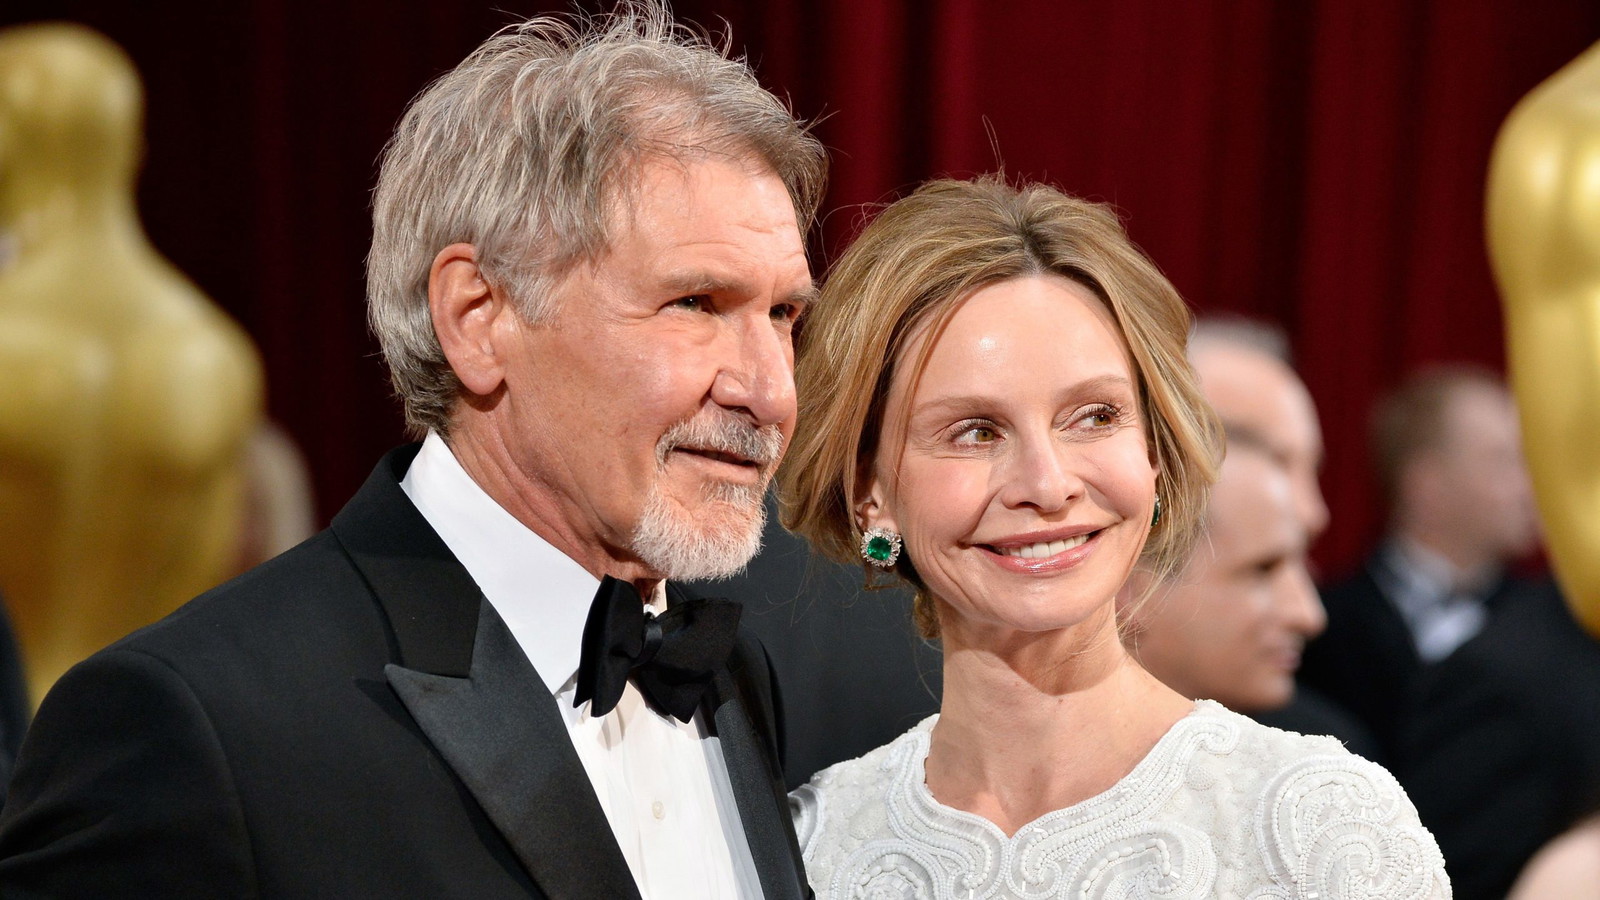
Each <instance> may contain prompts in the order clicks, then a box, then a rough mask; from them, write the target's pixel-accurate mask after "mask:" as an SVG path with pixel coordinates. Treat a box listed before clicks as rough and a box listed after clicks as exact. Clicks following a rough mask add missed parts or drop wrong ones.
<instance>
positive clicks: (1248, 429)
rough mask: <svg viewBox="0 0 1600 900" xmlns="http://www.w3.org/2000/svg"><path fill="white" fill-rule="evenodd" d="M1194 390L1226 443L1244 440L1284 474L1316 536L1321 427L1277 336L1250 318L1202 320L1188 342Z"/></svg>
mask: <svg viewBox="0 0 1600 900" xmlns="http://www.w3.org/2000/svg"><path fill="white" fill-rule="evenodd" d="M1189 361H1190V363H1191V364H1193V366H1194V370H1195V372H1196V374H1198V375H1199V377H1200V388H1201V390H1202V391H1204V392H1205V395H1206V399H1207V400H1209V401H1210V402H1211V405H1212V406H1213V407H1214V408H1215V409H1216V411H1217V415H1218V416H1219V417H1221V419H1222V423H1223V427H1224V428H1226V429H1227V433H1228V445H1229V447H1230V448H1231V447H1233V446H1235V445H1237V444H1248V445H1251V446H1254V447H1256V448H1258V449H1259V450H1261V451H1262V452H1264V453H1266V454H1267V455H1268V456H1270V457H1271V458H1272V459H1274V460H1276V461H1277V462H1278V464H1279V465H1281V466H1282V467H1283V468H1284V471H1285V472H1287V473H1288V475H1289V480H1290V484H1291V487H1292V488H1293V492H1294V508H1295V512H1296V515H1297V516H1298V517H1299V518H1300V522H1301V524H1302V526H1303V527H1304V528H1305V530H1306V533H1307V534H1308V535H1309V536H1310V537H1311V539H1312V540H1315V539H1316V538H1317V536H1319V535H1321V534H1322V532H1323V531H1324V530H1325V529H1327V527H1328V504H1327V503H1326V502H1325V501H1324V500H1323V498H1322V486H1321V484H1320V483H1319V482H1318V478H1317V476H1318V473H1319V471H1320V470H1321V468H1322V426H1321V424H1320V423H1319V422H1318V420H1317V409H1316V406H1314V405H1313V404H1312V402H1311V393H1310V392H1309V391H1307V390H1306V386H1305V383H1304V382H1302V381H1301V380H1300V377H1299V376H1298V375H1296V374H1295V372H1294V369H1292V368H1290V366H1289V363H1288V361H1287V344H1286V342H1285V341H1284V340H1283V338H1282V336H1281V334H1279V333H1278V332H1276V331H1273V330H1272V329H1270V328H1269V327H1267V326H1263V325H1256V324H1254V323H1226V324H1218V323H1213V322H1207V321H1202V322H1201V323H1200V326H1199V328H1198V329H1197V330H1196V332H1195V336H1194V339H1193V340H1192V341H1191V342H1190V345H1189Z"/></svg>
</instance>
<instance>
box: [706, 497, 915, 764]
mask: <svg viewBox="0 0 1600 900" xmlns="http://www.w3.org/2000/svg"><path fill="white" fill-rule="evenodd" d="M695 589H696V591H697V592H698V593H702V594H726V595H727V596H729V597H734V598H737V599H740V600H742V601H743V602H744V608H745V609H744V617H743V619H742V622H743V624H744V625H745V626H746V627H748V628H749V629H750V630H751V631H753V632H754V633H755V634H756V635H757V636H758V637H759V638H760V639H761V643H762V644H763V645H764V646H765V647H766V649H767V652H768V653H769V654H770V655H771V657H772V665H773V669H774V670H775V671H776V672H777V679H778V682H779V683H780V684H781V685H782V686H783V690H782V697H783V714H784V715H783V718H784V723H785V733H784V746H785V761H784V775H785V779H786V781H787V782H788V785H789V787H790V788H793V787H796V786H798V785H801V784H804V783H805V782H806V781H807V780H809V779H810V778H811V776H812V775H813V774H815V773H816V772H817V771H819V770H821V769H824V768H827V767H828V766H830V765H833V764H834V763H836V762H841V761H843V760H846V759H854V758H855V757H857V756H860V755H862V754H863V753H866V752H867V751H868V750H871V749H873V748H875V747H880V746H882V745H884V744H887V743H889V741H890V740H892V739H893V738H896V737H899V736H900V735H901V734H902V733H903V732H905V731H906V730H907V729H909V728H910V727H911V726H912V725H915V724H916V723H917V722H919V721H921V720H922V719H924V718H926V717H927V716H929V715H932V714H933V713H935V712H938V711H939V692H940V682H941V657H940V654H939V649H938V647H937V646H935V645H933V644H930V643H929V642H927V641H924V640H922V639H921V638H919V637H917V633H916V627H915V626H914V625H912V623H911V592H910V591H909V590H907V589H906V588H904V587H899V586H897V587H894V588H884V589H881V590H870V591H869V590H866V589H864V588H863V572H862V570H861V568H860V567H859V566H842V565H839V564H838V563H835V562H833V561H831V560H828V559H826V558H824V557H822V556H819V555H815V554H812V553H811V552H810V547H809V545H807V544H806V542H805V541H804V540H802V539H800V538H798V537H796V536H794V535H792V534H790V533H789V532H787V531H785V530H784V529H783V527H782V526H781V525H779V524H778V513H777V508H776V505H775V504H774V503H773V501H772V498H771V497H770V496H769V497H768V500H767V527H766V531H765V533H764V535H763V538H762V550H761V552H760V553H759V554H757V556H756V558H755V559H754V560H752V561H751V563H750V567H749V568H748V569H747V570H746V571H745V572H744V574H742V575H738V576H736V577H734V578H733V579H731V580H724V581H717V582H708V583H704V584H701V585H697V586H696V588H695Z"/></svg>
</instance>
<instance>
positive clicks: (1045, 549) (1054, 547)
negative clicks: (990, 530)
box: [996, 534, 1089, 559]
mask: <svg viewBox="0 0 1600 900" xmlns="http://www.w3.org/2000/svg"><path fill="white" fill-rule="evenodd" d="M1087 540H1089V535H1088V534H1080V535H1078V536H1077V537H1069V538H1063V539H1061V540H1059V541H1045V542H1044V543H1039V544H1023V545H1022V546H1020V547H997V548H996V549H997V550H998V551H999V553H1000V555H1001V556H1020V557H1022V558H1023V559H1044V558H1045V557H1047V556H1055V555H1056V554H1057V553H1065V552H1067V551H1068V550H1071V549H1072V548H1073V547H1082V546H1083V544H1084V542H1085V541H1087Z"/></svg>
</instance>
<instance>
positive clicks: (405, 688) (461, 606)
mask: <svg viewBox="0 0 1600 900" xmlns="http://www.w3.org/2000/svg"><path fill="white" fill-rule="evenodd" d="M418 449H419V445H412V446H410V447H404V448H401V449H399V450H396V451H394V452H392V453H390V454H388V455H387V456H385V457H384V459H383V461H382V462H380V463H379V464H378V467H377V469H376V470H375V471H374V472H373V473H372V476H371V477H370V478H368V479H367V482H366V484H365V485H363V486H362V488H361V490H360V491H359V492H357V494H356V496H355V497H354V498H352V499H351V502H350V503H349V504H348V505H346V506H345V508H344V509H343V510H342V511H341V512H340V513H339V515H338V516H337V517H335V518H334V521H333V524H332V531H333V533H334V535H335V536H336V537H337V538H338V539H339V541H340V543H341V544H342V545H343V546H344V548H345V552H346V553H348V554H349V556H350V559H351V561H352V562H353V563H354V564H355V566H356V568H357V569H359V570H360V571H361V574H362V577H363V578H365V579H366V581H367V584H368V586H369V587H371V589H372V592H373V594H374V596H375V597H376V598H377V601H378V604H379V605H380V606H381V607H382V608H383V611H384V613H385V615H386V616H387V618H388V620H389V625H390V627H391V628H392V629H393V632H394V640H395V645H396V646H395V658H396V659H397V660H398V664H390V665H389V666H388V667H387V668H386V670H385V672H386V674H387V676H388V679H389V684H390V686H391V687H392V688H393V689H394V692H395V694H396V695H397V696H398V697H399V698H400V701H401V702H402V703H403V704H404V705H405V707H406V709H407V710H408V711H409V712H410V713H411V716H412V718H413V719H414V720H415V721H416V722H417V725H418V726H419V727H421V728H422V731H423V733H424V734H425V735H427V737H428V740H429V741H430V742H431V743H432V744H433V745H434V747H435V749H437V750H438V752H439V754H440V755H441V756H443V757H444V759H445V762H446V763H448V764H449V766H450V767H451V769H452V770H453V771H454V772H455V773H456V776H457V777H458V778H460V779H461V782H462V783H463V784H464V785H466V787H467V790H469V791H470V792H471V793H472V795H473V797H474V798H475V799H476V800H477V802H478V805H479V806H480V807H482V809H483V811H484V812H485V814H487V815H488V817H489V819H490V821H491V822H493V823H494V826H495V828H496V829H498V830H499V832H500V834H501V836H502V837H504V839H505V841H506V843H507V844H508V845H509V846H510V847H511V849H512V851H513V852H514V853H515V854H516V855H517V858H518V859H519V860H520V861H521V862H522V865H523V867H524V868H525V869H527V871H528V874H529V875H530V876H532V878H533V880H534V882H535V883H537V884H538V885H539V887H540V889H541V890H543V891H544V892H545V893H546V894H547V895H548V896H550V897H561V898H567V897H573V898H595V900H601V898H604V900H611V898H617V897H621V898H637V897H638V896H639V893H638V888H637V887H636V886H635V885H634V882H633V877H632V875H631V873H630V872H629V870H628V865H627V861H626V860H624V859H623V857H622V851H621V850H620V849H619V848H618V847H617V844H616V839H615V837H614V836H613V835H612V831H611V825H610V823H609V822H607V821H606V818H605V813H604V811H602V810H601V808H600V803H599V801H598V800H596V799H595V796H594V790H593V788H592V787H591V786H590V783H589V778H588V776H587V774H586V773H585V772H584V769H583V764H582V762H580V761H579V760H578V754H577V751H575V750H574V749H573V748H572V742H571V739H570V738H568V736H567V729H566V723H565V722H563V721H562V720H561V711H560V710H559V709H557V708H556V701H555V698H554V697H552V696H551V695H550V692H549V690H548V689H547V688H546V687H545V685H544V682H543V681H542V680H540V678H539V675H538V673H537V672H536V671H535V670H534V668H533V665H532V664H531V663H529V662H528V658H527V657H526V656H525V655H524V654H523V652H522V649H521V648H520V647H518V646H517V644H516V639H515V638H514V637H513V636H512V635H511V632H510V630H509V629H507V628H506V626H505V623H504V622H502V621H501V620H500V617H499V615H497V614H496V613H495V611H494V608H493V607H492V606H491V605H490V604H489V603H487V602H485V601H484V600H483V599H482V598H483V594H482V592H481V591H480V590H479V589H478V586H477V584H476V583H474V582H473V580H472V577H471V576H470V575H468V574H467V571H466V569H464V568H463V567H462V566H461V563H460V562H458V561H457V560H456V558H455V556H454V555H453V554H451V553H450V550H449V548H448V547H446V546H445V544H444V541H442V540H441V539H440V538H439V536H438V534H436V533H435V532H434V530H433V528H432V527H431V526H429V525H428V522H427V520H426V519H424V518H423V517H422V514H421V513H419V512H417V508H416V507H415V506H413V505H412V503H411V501H410V499H409V498H407V497H406V495H405V492H404V491H403V490H401V488H400V479H401V478H403V477H404V476H405V472H406V469H407V468H408V467H409V466H410V465H411V461H412V459H414V458H415V457H416V454H417V450H418Z"/></svg>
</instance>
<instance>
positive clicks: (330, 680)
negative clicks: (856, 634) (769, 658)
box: [0, 447, 803, 900]
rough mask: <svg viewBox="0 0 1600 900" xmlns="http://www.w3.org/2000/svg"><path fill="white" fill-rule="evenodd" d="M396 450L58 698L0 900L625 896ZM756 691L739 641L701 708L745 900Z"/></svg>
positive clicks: (37, 749)
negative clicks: (351, 493)
mask: <svg viewBox="0 0 1600 900" xmlns="http://www.w3.org/2000/svg"><path fill="white" fill-rule="evenodd" d="M415 452H416V450H415V448H414V447H413V448H407V449H405V450H402V451H397V452H395V453H392V454H390V455H389V456H388V457H386V458H385V460H384V462H382V463H381V464H380V465H379V467H378V469H377V471H375V472H374V473H373V475H372V477H371V478H370V479H369V480H368V481H367V483H366V485H365V486H364V487H363V488H362V489H361V491H360V492H359V493H358V494H357V495H356V497H355V498H354V499H353V500H352V501H351V502H350V504H349V505H348V506H346V507H345V509H344V510H343V511H342V512H341V513H340V514H339V516H338V517H337V518H335V520H334V522H333V525H332V526H331V527H330V528H329V530H328V531H325V532H323V533H321V534H319V535H317V536H316V537H314V538H312V539H311V540H309V541H307V542H306V543H305V544H302V545H301V546H299V547H297V548H295V549H294V550H291V551H289V552H288V553H286V554H284V555H283V556H281V557H279V558H277V559H275V560H273V561H271V562H269V563H267V564H265V565H263V566H261V567H259V568H257V569H255V570H253V571H251V572H249V573H247V574H246V575H244V576H242V577H241V578H239V579H236V580H235V581H233V582H231V583H229V584H227V585H224V586H223V587H221V588H218V589H216V590H214V591H211V592H210V593H208V594H206V595H204V596H202V597H200V598H198V599H196V600H195V601H193V602H191V603H190V604H188V605H187V606H185V607H184V608H183V609H181V610H179V611H178V612H177V613H175V614H174V615H173V616H171V617H169V618H168V619H165V620H163V621H162V622H160V623H157V624H156V625H153V626H151V627H149V628H146V629H144V630H142V631H140V632H137V633H135V634H134V635H132V636H130V637H128V638H127V639H125V640H123V641H120V642H118V643H117V644H115V645H113V646H112V647H110V648H108V649H106V650H104V651H101V652H100V653H97V654H96V655H95V656H93V657H91V658H90V659H89V660H88V661H86V662H84V663H82V664H80V665H79V666H77V667H76V668H74V669H73V670H72V671H71V672H70V673H69V674H68V675H67V676H66V677H65V678H63V679H62V680H61V682H60V683H59V684H57V685H56V687H55V688H54V689H53V690H52V691H51V693H50V695H49V696H48V698H47V699H46V700H45V703H44V705H43V707H42V708H41V709H40V713H39V716H38V719H37V722H36V724H35V725H34V728H33V730H32V731H31V732H30V733H29V736H28V738H27V740H26V742H25V743H24V745H23V749H22V754H21V757H20V759H19V761H18V767H17V773H16V777H15V779H14V781H13V783H12V794H11V797H10V799H9V801H8V802H7V803H6V806H5V808H4V810H3V812H0V894H3V895H4V896H5V897H8V898H26V897H83V898H99V897H208V898H209V897H230V898H231V897H339V898H361V897H373V898H401V897H417V898H449V897H460V898H463V900H466V898H471V900H487V898H495V897H517V898H526V897H549V898H562V900H565V898H596V900H600V898H605V900H610V898H617V897H635V896H637V895H638V894H637V889H636V888H635V886H634V882H633V879H632V876H631V875H630V873H629V870H628V866H627V863H626V861H625V860H624V858H623V856H622V854H621V851H620V850H619V849H618V847H617V845H616V842H615V838H614V837H613V835H612V831H611V828H610V826H609V824H608V823H607V821H606V817H605V813H604V812H603V811H602V809H601V807H600V805H599V802H598V801H597V800H596V799H595V795H594V792H593V790H592V788H591V786H590V783H589V779H588V777H587V775H586V774H585V772H584V769H583V766H582V764H581V763H580V761H579V759H578V756H577V753H576V751H575V750H574V749H573V746H572V742H571V739H570V738H569V737H568V734H567V730H566V727H565V725H564V724H563V722H562V719H561V715H560V712H559V711H558V710H557V708H556V705H555V703H556V701H555V698H554V697H552V696H551V694H550V691H549V689H548V688H547V687H546V686H545V685H544V683H543V682H542V681H541V680H540V678H539V676H538V673H536V672H535V671H534V669H533V666H532V665H531V664H529V662H528V660H527V657H526V656H525V655H524V654H523V653H522V651H521V649H520V648H519V647H518V646H517V643H516V641H515V639H514V638H513V637H512V635H511V633H510V632H509V630H507V629H506V627H505V626H504V624H503V623H502V622H501V621H500V618H499V616H498V615H496V614H495V612H494V610H493V608H492V607H491V606H489V604H488V603H487V602H486V601H485V600H483V598H482V594H481V592H480V591H479V590H478V587H477V585H476V584H474V583H473V581H472V579H471V578H470V577H469V576H468V575H467V572H466V570H465V569H463V568H462V567H461V565H460V564H459V563H458V562H456V560H455V558H454V557H453V556H452V555H451V554H450V552H449V551H448V550H447V549H446V547H445V545H444V543H443V542H442V541H440V539H439V538H438V536H437V535H436V534H435V533H434V532H433V530H432V529H431V528H430V527H429V526H428V524H427V522H426V521H425V520H424V519H423V518H422V516H421V514H420V513H418V512H417V510H416V508H415V507H414V506H412V504H411V501H410V500H409V499H408V498H407V497H406V496H405V494H404V493H403V492H402V491H401V489H400V487H399V480H400V478H401V477H402V476H403V475H404V472H405V469H406V468H407V466H409V464H410V461H411V459H412V457H413V456H414V455H415ZM530 589H536V586H531V587H530ZM770 679H771V673H770V671H769V669H768V668H767V665H766V662H765V659H764V657H763V655H762V653H761V650H760V648H759V647H758V646H756V645H755V644H754V643H753V641H751V640H750V639H749V637H748V635H746V636H745V637H744V638H743V639H742V640H741V642H740V644H739V647H738V649H737V650H736V651H735V653H734V656H733V658H732V659H731V660H730V662H729V664H728V666H727V667H726V669H725V670H723V671H721V672H719V673H718V674H717V675H716V680H715V682H714V684H713V687H712V690H711V691H710V692H709V693H710V697H709V698H708V700H707V701H706V705H705V706H703V707H702V713H703V715H704V717H705V720H706V722H707V723H708V726H709V727H710V728H711V729H712V730H713V733H715V734H717V736H718V737H720V739H721V744H722V748H723V753H724V756H725V758H726V760H727V764H728V771H729V776H730V777H729V780H730V781H731V783H732V785H733V788H734V792H735V795H736V797H737V799H738V806H739V814H740V817H741V819H742V823H743V826H744V831H745V835H746V838H747V839H748V842H749V845H750V850H751V854H752V857H753V859H754V861H755V864H756V869H757V871H758V872H759V873H760V877H761V879H762V888H763V891H764V892H765V894H766V896H767V897H768V898H774V897H800V896H802V895H803V894H802V891H803V888H802V887H801V885H802V884H803V875H802V874H801V870H800V863H799V857H798V850H797V848H796V846H795V843H794V836H793V831H792V829H791V828H790V825H789V821H788V818H787V816H786V815H784V814H783V812H782V810H783V809H784V806H783V785H782V782H781V781H780V770H779V765H778V762H777V757H776V738H775V734H776V730H777V723H776V722H775V721H774V720H773V712H772V705H771V701H770Z"/></svg>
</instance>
